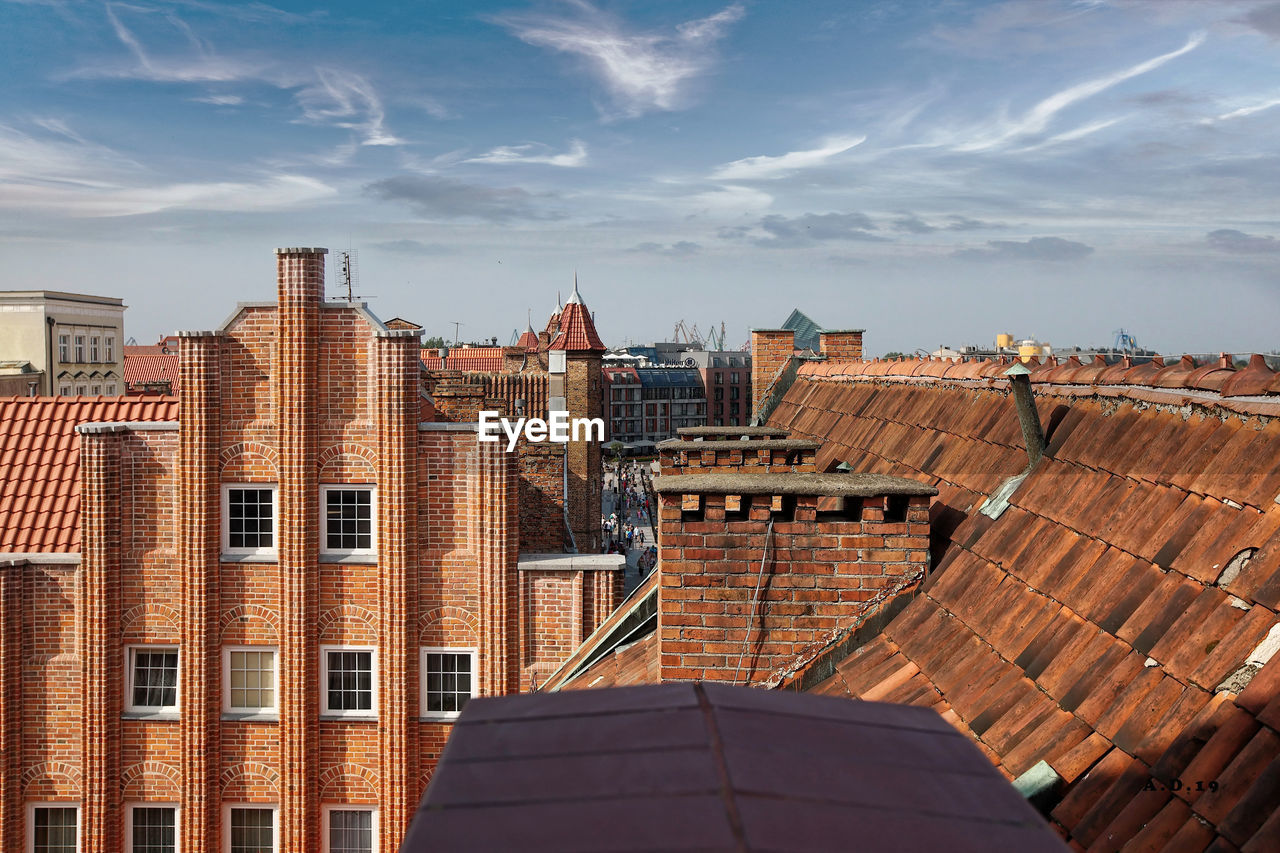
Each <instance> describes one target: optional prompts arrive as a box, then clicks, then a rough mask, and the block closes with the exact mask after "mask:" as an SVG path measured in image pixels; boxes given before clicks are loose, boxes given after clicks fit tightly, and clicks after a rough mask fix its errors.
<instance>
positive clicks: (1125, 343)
mask: <svg viewBox="0 0 1280 853" xmlns="http://www.w3.org/2000/svg"><path fill="white" fill-rule="evenodd" d="M1113 334H1114V335H1115V336H1116V342H1115V344H1113V345H1112V349H1114V350H1116V351H1118V352H1137V350H1138V341H1137V340H1136V339H1135V338H1134V337H1133V335H1131V334H1129V333H1128V332H1126V331H1125V330H1124V329H1116V330H1115V332H1114V333H1113Z"/></svg>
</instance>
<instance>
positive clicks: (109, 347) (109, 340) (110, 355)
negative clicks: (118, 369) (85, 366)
mask: <svg viewBox="0 0 1280 853" xmlns="http://www.w3.org/2000/svg"><path fill="white" fill-rule="evenodd" d="M102 348H103V353H102V355H103V359H102V360H103V361H115V360H116V336H115V335H107V336H106V337H105V338H103V339H102Z"/></svg>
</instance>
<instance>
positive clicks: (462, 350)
mask: <svg viewBox="0 0 1280 853" xmlns="http://www.w3.org/2000/svg"><path fill="white" fill-rule="evenodd" d="M422 364H423V366H424V367H426V368H427V370H474V371H479V372H487V373H498V372H500V371H501V370H502V347H459V348H458V349H451V350H449V356H448V358H446V359H445V360H444V362H443V363H442V362H441V361H440V356H438V355H436V351H435V350H432V349H424V350H423V351H422Z"/></svg>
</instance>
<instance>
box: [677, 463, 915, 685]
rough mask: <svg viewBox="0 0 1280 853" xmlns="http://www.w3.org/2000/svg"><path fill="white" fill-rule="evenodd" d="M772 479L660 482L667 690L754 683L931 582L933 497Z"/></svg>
mask: <svg viewBox="0 0 1280 853" xmlns="http://www.w3.org/2000/svg"><path fill="white" fill-rule="evenodd" d="M734 443H735V444H736V443H737V442H734ZM778 443H779V442H776V441H768V442H744V444H746V445H747V446H748V447H751V446H752V445H753V444H760V445H762V446H763V445H766V444H769V445H775V444H778ZM713 444H719V442H716V443H713ZM713 452H719V449H718V448H716V449H715V451H713ZM730 452H731V451H730ZM743 452H744V454H745V453H746V451H743ZM726 461H729V462H732V460H726ZM763 467H765V468H766V469H773V470H771V471H770V473H754V472H753V473H746V471H745V469H740V470H738V471H737V472H735V471H733V470H732V466H729V467H728V468H726V469H723V470H721V469H720V466H717V468H713V469H705V468H704V469H702V470H703V471H708V473H701V472H699V473H696V474H677V475H667V476H662V477H659V478H658V479H657V480H656V481H655V482H654V488H655V489H656V490H657V492H658V494H659V503H660V510H659V513H660V514H659V524H660V530H659V536H658V542H659V546H658V547H659V556H660V562H659V564H658V565H659V567H658V571H659V587H658V636H659V646H658V648H659V654H660V658H659V659H660V661H661V663H660V667H661V678H662V680H663V681H688V680H707V681H727V682H731V683H736V684H758V683H760V682H762V681H764V680H766V679H767V678H768V677H769V675H770V674H773V673H777V672H780V671H785V670H787V669H788V668H790V667H792V666H795V665H796V664H798V663H800V662H802V660H803V659H804V658H805V656H806V655H809V656H811V655H812V654H814V653H816V652H818V651H820V650H821V649H822V648H823V646H824V645H825V644H826V643H829V642H831V641H832V640H834V639H835V638H836V637H837V636H838V635H839V633H840V632H841V631H843V630H845V629H848V628H851V627H853V626H854V625H856V624H857V623H858V622H859V621H860V620H861V619H862V618H863V617H865V616H867V615H869V613H870V612H871V611H872V610H873V609H874V608H875V607H877V606H878V605H879V604H880V603H881V602H883V601H885V600H888V599H889V598H892V597H893V596H895V595H897V594H898V593H900V592H902V591H903V590H905V589H907V588H909V587H910V586H911V585H912V584H915V583H917V582H919V581H920V580H921V579H923V577H924V572H925V568H926V566H927V561H928V555H929V500H930V497H931V496H932V495H936V494H937V490H936V489H934V488H933V487H932V486H929V485H927V484H925V483H920V482H917V481H914V480H906V479H903V478H900V477H888V476H884V475H879V474H813V473H789V472H785V473H777V472H776V469H777V468H778V467H782V468H783V469H784V471H785V470H786V469H789V468H791V467H792V465H791V464H790V463H787V462H783V463H782V464H781V465H778V464H776V463H772V462H771V463H767V464H766V465H764V466H763ZM755 470H757V471H758V470H760V469H759V468H757V469H755ZM824 505H825V506H827V507H829V509H826V510H823V509H822V507H823V506H824Z"/></svg>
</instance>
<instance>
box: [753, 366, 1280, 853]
mask: <svg viewBox="0 0 1280 853" xmlns="http://www.w3.org/2000/svg"><path fill="white" fill-rule="evenodd" d="M937 363H938V362H934V364H937ZM921 364H922V362H917V361H906V362H878V363H877V362H865V363H862V365H861V366H860V365H839V366H837V367H838V368H839V370H838V371H835V372H832V371H826V372H824V371H821V370H816V369H813V368H814V366H811V365H806V366H805V368H804V369H803V370H802V375H801V377H800V378H799V379H798V380H797V381H796V383H795V384H794V385H793V386H792V388H791V389H790V391H789V392H788V394H787V396H786V398H785V399H784V400H783V401H782V403H781V404H780V405H779V406H778V408H777V409H776V410H775V412H774V414H773V416H772V418H771V419H770V423H771V424H776V425H778V426H785V427H788V428H790V429H791V431H792V435H793V436H795V437H797V438H799V437H812V438H815V439H817V440H822V441H824V442H825V443H824V446H823V448H822V450H821V451H820V452H819V456H818V460H817V461H818V467H819V469H820V470H821V469H822V468H823V467H824V466H825V465H826V464H829V463H831V462H834V461H838V460H843V461H848V462H849V463H850V464H851V465H852V466H853V467H854V468H855V470H867V471H878V472H883V473H887V474H893V475H897V476H905V477H911V478H916V479H921V480H924V481H925V482H928V483H932V484H934V485H936V487H937V488H938V490H939V497H938V498H937V500H936V501H935V503H934V506H933V510H932V512H933V520H934V524H933V543H932V550H933V552H934V555H935V559H936V561H937V563H936V564H937V568H936V569H935V570H934V572H933V573H932V575H931V577H930V580H929V582H928V583H927V584H926V585H925V589H924V592H923V593H922V594H920V595H919V596H918V597H916V598H915V599H914V600H912V601H911V603H910V604H909V605H908V606H907V607H906V608H905V609H904V610H903V611H902V612H901V613H900V614H899V615H898V616H897V617H896V618H895V619H893V620H892V621H891V622H890V623H889V624H888V625H887V626H886V627H885V629H884V630H883V632H881V633H880V634H879V635H878V636H877V637H875V638H874V639H873V640H871V641H870V642H868V643H867V644H865V645H863V646H861V647H860V648H858V649H857V650H856V651H855V652H854V653H852V654H849V655H848V656H847V657H844V658H842V659H839V660H835V661H834V666H835V674H834V675H832V676H830V677H829V678H824V679H823V680H820V681H815V682H812V683H810V681H807V680H806V678H805V676H804V675H801V676H800V677H799V678H797V679H796V680H795V681H794V682H793V683H792V684H791V685H790V686H791V687H793V688H801V689H811V690H815V691H818V692H822V693H828V694H833V695H843V696H851V697H860V698H864V699H876V700H883V701H894V702H906V703H910V704H917V705H925V706H929V707H933V708H935V709H937V710H938V711H939V712H941V713H942V714H943V716H944V717H945V718H947V719H948V720H950V721H951V722H952V723H953V724H955V725H956V727H957V728H958V729H959V730H960V731H961V732H962V733H964V734H966V735H968V736H969V737H970V738H971V739H973V741H974V742H975V743H977V744H978V745H979V747H980V748H982V749H983V750H984V752H986V754H987V755H988V757H989V758H990V759H991V760H992V762H993V763H995V764H996V765H997V767H999V768H1000V769H1001V770H1002V771H1003V772H1004V773H1005V774H1006V775H1008V776H1011V777H1014V776H1018V775H1020V774H1022V773H1024V772H1026V771H1027V770H1028V769H1029V768H1030V767H1031V766H1032V765H1034V764H1035V763H1036V762H1038V761H1040V760H1045V761H1047V762H1048V763H1049V765H1050V766H1052V767H1053V769H1054V770H1055V771H1057V773H1058V774H1060V775H1061V777H1062V778H1063V780H1064V782H1065V796H1064V797H1063V799H1062V800H1061V802H1060V803H1058V805H1057V807H1056V808H1055V809H1054V811H1053V819H1054V821H1055V822H1056V823H1057V824H1058V825H1059V827H1060V828H1061V830H1062V831H1063V832H1064V833H1065V834H1066V835H1067V836H1068V839H1069V840H1070V841H1072V842H1073V844H1077V845H1079V846H1080V847H1081V848H1088V849H1107V850H1115V849H1119V848H1120V847H1123V846H1125V844H1126V842H1127V843H1129V844H1130V845H1131V847H1125V849H1161V847H1162V846H1164V845H1167V846H1164V849H1168V850H1182V849H1196V850H1199V849H1203V847H1204V846H1206V845H1208V844H1210V843H1211V842H1213V843H1216V844H1217V845H1218V847H1215V849H1218V848H1221V849H1241V850H1249V851H1254V850H1259V851H1260V850H1270V849H1276V843H1277V839H1280V786H1277V785H1276V784H1275V781H1274V780H1275V778H1277V774H1280V758H1277V757H1276V756H1277V755H1280V655H1276V656H1275V657H1270V655H1271V654H1272V651H1273V649H1272V647H1271V645H1268V642H1267V639H1268V637H1271V640H1272V642H1274V641H1275V640H1280V627H1277V626H1278V624H1280V616H1277V610H1280V505H1277V503H1276V499H1277V497H1278V496H1280V418H1277V417H1276V415H1277V414H1280V411H1277V407H1276V406H1275V404H1273V403H1268V402H1266V401H1242V400H1235V399H1232V397H1231V396H1220V393H1221V392H1222V391H1223V389H1226V390H1227V391H1230V389H1231V386H1230V383H1232V382H1233V381H1236V380H1237V379H1238V378H1239V377H1242V376H1244V377H1245V379H1244V380H1243V381H1242V382H1241V384H1242V385H1243V384H1244V383H1245V382H1247V383H1249V384H1248V386H1247V387H1249V388H1250V393H1252V394H1257V389H1259V388H1262V387H1263V386H1264V384H1265V385H1266V387H1267V388H1268V389H1269V387H1270V385H1269V383H1270V382H1274V380H1273V379H1271V378H1270V377H1268V376H1266V375H1263V372H1264V371H1266V373H1270V371H1268V370H1267V368H1266V366H1265V364H1263V363H1261V360H1260V359H1254V360H1253V363H1251V364H1250V366H1249V367H1247V368H1245V369H1244V370H1240V371H1234V372H1233V371H1230V370H1229V369H1228V368H1226V367H1223V366H1222V364H1221V363H1218V362H1214V363H1211V364H1209V365H1199V366H1197V365H1194V364H1188V363H1187V362H1175V363H1172V364H1171V365H1169V366H1162V365H1159V364H1155V365H1151V366H1150V367H1147V368H1146V369H1144V370H1141V371H1140V372H1139V373H1137V374H1134V373H1133V371H1137V370H1138V368H1129V369H1128V370H1127V372H1126V374H1125V384H1123V385H1122V387H1121V388H1120V389H1119V392H1118V393H1115V394H1110V395H1108V394H1105V393H1103V392H1104V390H1106V389H1103V388H1101V387H1097V386H1093V387H1092V388H1091V389H1087V390H1088V393H1085V392H1084V391H1077V387H1078V386H1076V385H1074V384H1072V383H1079V382H1082V381H1084V382H1088V381H1092V380H1094V379H1099V378H1101V377H1104V376H1105V374H1106V373H1107V372H1108V371H1110V370H1111V368H1110V367H1106V368H1103V367H1102V366H1101V365H1098V364H1096V363H1095V364H1093V365H1082V364H1075V363H1072V362H1071V361H1070V360H1067V361H1064V362H1061V363H1058V364H1057V365H1038V367H1039V368H1040V370H1039V371H1037V372H1036V373H1035V374H1034V375H1033V376H1032V381H1033V382H1034V383H1037V385H1036V395H1037V403H1038V406H1039V409H1040V417H1041V421H1042V423H1044V424H1045V425H1046V429H1047V432H1048V437H1049V456H1048V457H1047V458H1046V459H1045V460H1044V462H1043V463H1042V464H1041V465H1040V466H1039V467H1037V468H1036V469H1035V471H1033V472H1032V473H1031V475H1030V476H1029V477H1027V479H1026V480H1025V481H1024V482H1023V483H1022V484H1021V486H1019V487H1018V488H1017V489H1016V491H1014V493H1013V495H1012V497H1011V498H1010V501H1009V503H1010V506H1009V508H1008V509H1007V510H1006V511H1005V512H1004V513H1003V514H1002V515H1000V516H999V518H998V519H994V520H993V519H991V518H988V517H986V516H983V515H980V514H979V513H978V512H977V510H978V509H980V508H981V507H982V506H983V503H984V501H985V500H986V497H985V496H987V495H990V494H992V492H993V491H994V490H995V489H996V488H997V487H998V486H999V485H1000V484H1001V483H1002V482H1004V481H1005V480H1006V478H1008V477H1010V476H1012V475H1014V474H1017V473H1020V472H1021V471H1022V470H1023V468H1025V465H1026V455H1025V452H1024V451H1023V449H1022V447H1021V440H1020V437H1019V432H1018V421H1017V417H1016V414H1015V412H1014V411H1013V408H1012V403H1011V401H1010V399H1009V397H1008V395H1007V393H1006V392H1005V391H1004V389H1003V381H1000V382H995V381H993V379H992V378H990V377H989V378H986V379H979V380H974V379H970V378H968V375H966V374H965V373H963V372H960V371H962V370H964V369H966V368H969V369H971V368H970V366H969V365H966V364H962V363H952V364H951V366H950V367H948V368H947V369H946V370H945V371H944V372H943V375H942V376H935V377H933V378H928V379H921V378H919V377H921V376H922V374H921V373H918V372H916V371H917V370H918V368H919V367H920V365H921ZM923 364H928V362H923ZM883 366H888V368H889V370H887V371H883V372H881V371H880V370H879V368H881V367H883ZM827 367H830V366H829V365H828V366H827ZM953 369H955V370H956V372H954V373H953V372H952V370H953ZM1246 372H1247V375H1246ZM1223 373H1225V374H1227V375H1226V377H1225V378H1223V376H1222V374H1223ZM886 374H887V375H886ZM876 375H886V378H885V379H875V378H873V377H874V376H876ZM855 376H856V377H857V381H850V379H851V378H853V377H855ZM1130 376H1136V377H1138V378H1140V380H1141V382H1142V385H1144V386H1151V385H1157V386H1158V387H1159V390H1155V389H1152V388H1147V389H1146V390H1145V391H1144V390H1143V389H1141V388H1138V387H1134V386H1130V385H1128V384H1127V382H1128V379H1129V377H1130ZM903 377H911V378H910V380H905V381H904V379H903ZM954 380H958V381H959V382H958V383H957V382H956V381H954ZM1220 380H1221V381H1220ZM966 382H968V383H972V384H964V383H966ZM1063 382H1066V383H1068V384H1061V383H1063ZM1215 385H1216V386H1217V388H1214V387H1213V386H1215ZM1239 387H1240V386H1237V389H1239ZM1166 389H1168V390H1166ZM1171 392H1172V393H1171ZM1191 392H1194V393H1191ZM1215 392H1218V393H1215ZM1189 394H1191V395H1190V396H1189ZM1108 396H1110V397H1111V399H1099V398H1106V397H1108ZM1151 403H1155V404H1156V405H1150V404H1151ZM1191 404H1194V405H1191ZM1255 549H1256V550H1255ZM1268 660H1269V662H1267V661H1268ZM832 662H833V661H832V659H831V658H827V659H826V660H824V661H822V663H823V665H826V664H831V663H832ZM812 672H813V674H814V677H815V678H817V677H820V673H821V670H820V669H819V668H818V667H816V666H815V667H814V668H813V669H812ZM1250 676H1252V680H1250ZM1246 684H1247V686H1245V687H1244V689H1243V691H1241V685H1246ZM1237 692H1239V695H1238V696H1237V695H1236V693H1237ZM1188 780H1190V784H1189V785H1188V784H1187V783H1188ZM1211 782H1212V783H1213V786H1212V787H1213V788H1214V789H1216V790H1212V789H1211V788H1210V785H1209V783H1211ZM1179 784H1181V785H1182V786H1183V788H1182V789H1179V790H1174V789H1175V788H1177V786H1178V785H1179ZM1182 845H1186V846H1182ZM1233 845H1234V846H1233Z"/></svg>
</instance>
